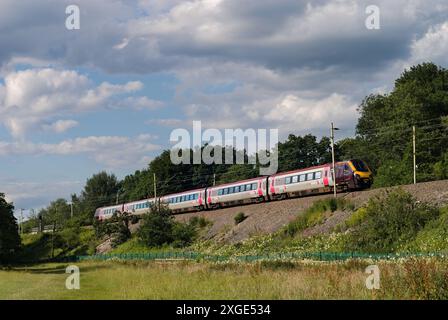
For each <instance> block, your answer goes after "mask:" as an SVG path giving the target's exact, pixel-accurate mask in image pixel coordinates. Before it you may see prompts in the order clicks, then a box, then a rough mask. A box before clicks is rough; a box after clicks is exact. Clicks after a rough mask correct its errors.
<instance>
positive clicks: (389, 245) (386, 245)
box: [348, 189, 439, 253]
mask: <svg viewBox="0 0 448 320" xmlns="http://www.w3.org/2000/svg"><path fill="white" fill-rule="evenodd" d="M438 214H439V211H438V210H437V209H436V208H434V207H431V206H429V205H428V204H425V203H420V202H418V201H417V200H416V199H415V198H413V197H412V195H411V194H409V193H407V192H404V191H403V190H401V189H398V190H396V191H393V192H390V193H388V194H386V196H385V197H382V198H376V199H370V200H369V202H368V204H367V206H366V208H365V218H364V219H365V221H364V222H363V223H361V224H360V225H359V227H358V228H357V229H355V230H354V231H353V232H352V234H351V235H350V238H349V243H348V247H349V249H350V250H352V251H361V252H368V253H375V252H379V253H387V252H394V251H396V250H397V249H398V248H399V247H400V246H402V245H403V244H405V243H407V242H409V241H412V240H413V239H414V238H415V237H416V235H417V233H418V232H419V231H420V230H421V229H423V228H424V226H425V225H426V223H428V222H429V221H431V220H434V219H435V218H437V217H438Z"/></svg>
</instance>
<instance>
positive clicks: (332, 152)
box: [330, 122, 337, 198]
mask: <svg viewBox="0 0 448 320" xmlns="http://www.w3.org/2000/svg"><path fill="white" fill-rule="evenodd" d="M330 139H331V159H332V163H333V194H334V197H335V198H336V196H337V195H336V193H337V190H336V164H335V160H334V125H333V122H332V123H331V133H330Z"/></svg>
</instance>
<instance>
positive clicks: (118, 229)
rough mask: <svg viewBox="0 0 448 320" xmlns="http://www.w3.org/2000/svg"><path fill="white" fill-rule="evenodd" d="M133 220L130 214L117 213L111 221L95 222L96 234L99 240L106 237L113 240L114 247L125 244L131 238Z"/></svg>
mask: <svg viewBox="0 0 448 320" xmlns="http://www.w3.org/2000/svg"><path fill="white" fill-rule="evenodd" d="M130 220H131V218H130V215H129V213H127V212H124V213H122V214H117V213H115V214H114V215H113V216H112V217H111V218H110V219H107V220H105V221H102V222H99V221H96V222H94V225H93V226H94V228H95V234H96V237H97V239H101V238H103V237H104V236H108V237H111V238H112V245H113V246H114V247H115V246H117V245H119V244H121V243H123V242H126V241H127V240H128V239H129V238H130V237H131V231H130V230H129V222H130Z"/></svg>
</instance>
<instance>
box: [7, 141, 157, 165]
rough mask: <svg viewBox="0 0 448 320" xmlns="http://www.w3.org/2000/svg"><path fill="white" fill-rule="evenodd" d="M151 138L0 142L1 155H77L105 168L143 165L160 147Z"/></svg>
mask: <svg viewBox="0 0 448 320" xmlns="http://www.w3.org/2000/svg"><path fill="white" fill-rule="evenodd" d="M152 139H153V136H151V135H147V134H142V135H139V136H137V137H133V138H132V137H120V136H89V137H80V138H75V139H68V140H64V141H62V142H59V143H54V144H50V143H33V142H24V141H22V142H4V141H0V156H22V155H64V156H65V155H77V154H86V155H87V156H89V157H90V158H92V159H94V160H95V161H96V162H97V163H100V164H102V165H105V166H106V167H108V168H123V167H127V166H132V167H135V165H136V164H138V165H146V164H147V163H146V162H145V161H146V160H147V157H148V154H149V153H150V152H152V151H154V150H158V149H159V148H160V147H159V146H158V145H155V144H153V143H152V142H151V141H152Z"/></svg>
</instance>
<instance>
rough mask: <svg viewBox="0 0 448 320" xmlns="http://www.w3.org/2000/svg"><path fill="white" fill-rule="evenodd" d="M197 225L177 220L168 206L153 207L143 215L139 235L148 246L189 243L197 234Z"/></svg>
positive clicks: (178, 245)
mask: <svg viewBox="0 0 448 320" xmlns="http://www.w3.org/2000/svg"><path fill="white" fill-rule="evenodd" d="M196 233H197V231H196V226H195V225H193V224H184V223H180V222H175V221H174V217H173V216H172V215H171V212H170V210H169V209H168V208H167V207H166V206H160V208H159V209H157V208H155V207H153V208H152V209H151V211H150V212H148V213H147V214H145V215H144V216H143V222H142V225H141V226H140V228H139V230H138V232H137V236H138V238H139V240H140V241H141V243H143V244H144V245H146V246H147V247H160V246H163V245H167V244H171V245H173V246H175V247H184V246H186V245H189V244H190V243H191V242H192V241H193V239H194V238H195V236H196Z"/></svg>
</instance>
